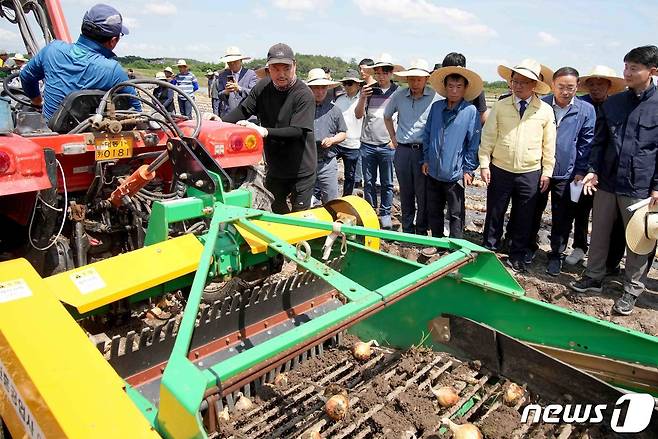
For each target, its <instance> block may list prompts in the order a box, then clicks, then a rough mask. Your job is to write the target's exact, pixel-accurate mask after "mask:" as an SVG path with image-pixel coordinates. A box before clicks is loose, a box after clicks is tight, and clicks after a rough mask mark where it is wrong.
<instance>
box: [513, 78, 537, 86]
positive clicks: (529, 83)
mask: <svg viewBox="0 0 658 439" xmlns="http://www.w3.org/2000/svg"><path fill="white" fill-rule="evenodd" d="M511 83H512V86H515V85H518V86H519V87H527V86H529V85H532V84H533V83H534V81H517V80H516V79H512V81H511Z"/></svg>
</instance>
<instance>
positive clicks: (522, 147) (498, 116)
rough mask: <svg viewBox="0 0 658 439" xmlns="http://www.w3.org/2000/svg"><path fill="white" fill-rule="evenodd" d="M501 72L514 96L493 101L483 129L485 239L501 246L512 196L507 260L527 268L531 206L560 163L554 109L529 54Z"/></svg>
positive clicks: (491, 246)
mask: <svg viewBox="0 0 658 439" xmlns="http://www.w3.org/2000/svg"><path fill="white" fill-rule="evenodd" d="M498 74H499V75H500V76H501V77H502V78H503V79H505V80H506V81H507V82H508V83H509V84H510V85H511V87H512V96H509V97H507V98H505V99H502V100H500V101H498V102H496V104H494V107H493V109H492V110H491V114H490V115H489V117H488V118H487V123H486V124H485V125H484V130H483V132H482V143H481V144H480V151H479V154H478V155H479V159H480V175H481V176H482V179H483V180H484V182H485V183H486V184H487V185H488V188H487V216H486V219H485V223H484V231H483V241H484V243H483V245H484V246H485V247H486V248H488V249H491V250H500V247H501V242H500V241H501V237H502V234H503V225H504V222H505V213H506V212H507V207H508V206H509V203H510V199H511V201H512V213H511V220H512V221H513V222H514V224H512V225H511V227H510V228H509V230H510V233H511V236H509V238H510V240H511V243H510V253H509V259H508V261H507V263H508V265H509V266H510V267H511V268H512V269H513V270H514V271H517V272H524V271H525V270H526V262H525V257H526V254H527V249H528V244H529V242H528V239H529V235H530V227H531V224H530V221H528V220H527V217H526V215H524V214H523V213H525V214H527V213H528V212H534V209H535V204H536V202H537V191H538V190H541V191H542V192H543V191H546V190H547V189H548V187H549V183H550V179H551V175H553V167H554V165H555V136H556V127H555V115H554V114H553V109H552V108H551V106H550V105H548V104H547V103H546V102H543V101H542V100H540V99H539V98H538V97H537V95H536V93H539V94H548V93H549V92H550V87H549V86H548V85H546V84H545V83H544V82H542V81H541V80H540V76H539V75H540V74H541V65H540V64H539V63H538V62H537V61H535V60H531V59H526V60H523V61H522V62H520V63H519V64H517V65H515V66H513V67H507V66H504V65H500V66H498Z"/></svg>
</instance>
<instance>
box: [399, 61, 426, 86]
mask: <svg viewBox="0 0 658 439" xmlns="http://www.w3.org/2000/svg"><path fill="white" fill-rule="evenodd" d="M430 72H431V70H430V64H429V63H428V62H427V61H425V60H424V59H420V58H419V59H415V60H413V61H412V62H411V66H410V67H409V68H408V69H407V70H402V71H401V72H397V73H395V76H396V77H397V78H398V79H399V80H400V81H406V80H407V78H408V77H409V76H424V77H428V76H430Z"/></svg>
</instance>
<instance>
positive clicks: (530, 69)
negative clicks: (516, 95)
mask: <svg viewBox="0 0 658 439" xmlns="http://www.w3.org/2000/svg"><path fill="white" fill-rule="evenodd" d="M545 69H547V67H545ZM548 70H549V71H550V69H548ZM512 72H514V73H518V74H519V75H521V76H523V77H524V78H528V79H532V80H533V81H537V84H536V85H535V89H534V90H535V92H536V93H539V94H542V95H546V94H549V93H550V92H551V87H550V86H549V85H548V84H547V83H546V82H544V81H545V80H546V76H550V77H551V78H549V79H552V76H553V74H552V73H551V74H550V75H544V81H542V80H541V79H540V76H539V75H540V74H542V66H541V64H539V63H538V62H537V61H535V60H534V59H524V60H523V61H521V62H520V63H518V64H516V65H515V66H513V67H507V66H504V65H499V66H498V74H499V75H500V76H501V77H502V78H503V79H504V80H505V81H507V82H508V83H510V82H511V80H512ZM547 73H548V72H547Z"/></svg>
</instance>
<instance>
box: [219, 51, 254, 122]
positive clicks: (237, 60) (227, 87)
mask: <svg viewBox="0 0 658 439" xmlns="http://www.w3.org/2000/svg"><path fill="white" fill-rule="evenodd" d="M248 59H251V58H249V57H248V56H245V55H243V54H242V53H240V49H238V48H237V47H229V48H228V49H226V55H225V56H224V57H223V58H221V59H220V61H223V62H225V63H226V65H227V68H226V69H224V70H222V71H221V72H220V73H219V75H218V76H217V79H216V80H215V82H214V83H213V86H214V87H215V89H216V90H217V95H218V97H219V116H220V117H224V116H226V115H227V114H228V113H230V112H231V111H233V110H234V109H235V108H237V106H238V105H240V102H242V100H243V99H244V98H246V97H247V95H248V94H249V92H250V91H251V89H252V88H254V85H256V83H257V82H258V76H256V72H255V71H253V70H251V69H246V68H244V67H243V66H242V61H244V60H248Z"/></svg>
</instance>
